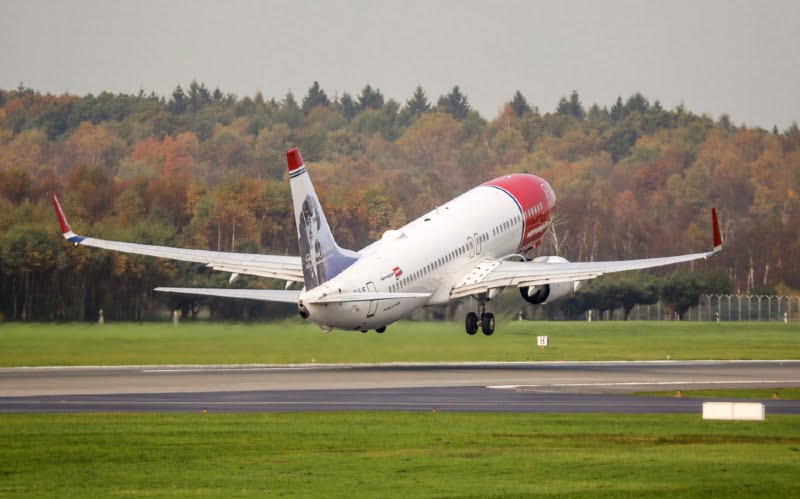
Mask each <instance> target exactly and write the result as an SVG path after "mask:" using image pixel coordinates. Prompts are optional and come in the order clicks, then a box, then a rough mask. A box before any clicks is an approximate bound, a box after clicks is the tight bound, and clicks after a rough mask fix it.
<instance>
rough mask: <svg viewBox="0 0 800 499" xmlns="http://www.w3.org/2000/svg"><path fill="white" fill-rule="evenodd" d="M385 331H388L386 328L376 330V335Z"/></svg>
mask: <svg viewBox="0 0 800 499" xmlns="http://www.w3.org/2000/svg"><path fill="white" fill-rule="evenodd" d="M384 331H386V326H383V327H379V328H378V329H376V330H375V332H376V333H382V332H384Z"/></svg>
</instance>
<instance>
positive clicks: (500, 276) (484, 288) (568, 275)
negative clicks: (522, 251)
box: [450, 208, 722, 298]
mask: <svg viewBox="0 0 800 499" xmlns="http://www.w3.org/2000/svg"><path fill="white" fill-rule="evenodd" d="M711 220H712V229H713V236H714V249H713V250H712V251H709V252H706V253H693V254H689V255H679V256H667V257H661V258H645V259H642V260H622V261H609V262H547V263H545V262H511V261H499V260H492V259H486V260H483V261H482V262H480V263H479V264H478V265H476V266H475V267H474V268H473V269H472V270H470V272H469V273H468V274H467V275H466V276H464V277H463V278H462V279H461V280H460V281H459V282H458V283H457V284H456V285H455V286H454V287H453V289H452V290H451V291H450V298H461V297H463V296H469V295H473V294H480V293H487V292H489V290H492V289H497V288H503V287H506V286H518V287H525V286H538V285H543V284H554V283H559V282H575V281H586V280H589V279H594V278H595V277H598V276H601V275H603V274H608V273H612V272H623V271H625V270H639V269H648V268H652V267H661V266H663V265H672V264H675V263H682V262H690V261H692V260H700V259H705V258H710V257H712V256H714V255H716V254H717V253H719V252H720V251H722V238H721V237H720V232H719V223H718V222H717V211H716V210H715V209H713V208H712V210H711Z"/></svg>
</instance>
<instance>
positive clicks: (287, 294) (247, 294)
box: [155, 288, 300, 303]
mask: <svg viewBox="0 0 800 499" xmlns="http://www.w3.org/2000/svg"><path fill="white" fill-rule="evenodd" d="M155 291H161V292H163V293H182V294H187V295H203V296H220V297H222V298H244V299H247V300H260V301H274V302H280V303H297V300H298V299H299V298H300V290H299V289H288V290H283V289H226V288H156V289H155Z"/></svg>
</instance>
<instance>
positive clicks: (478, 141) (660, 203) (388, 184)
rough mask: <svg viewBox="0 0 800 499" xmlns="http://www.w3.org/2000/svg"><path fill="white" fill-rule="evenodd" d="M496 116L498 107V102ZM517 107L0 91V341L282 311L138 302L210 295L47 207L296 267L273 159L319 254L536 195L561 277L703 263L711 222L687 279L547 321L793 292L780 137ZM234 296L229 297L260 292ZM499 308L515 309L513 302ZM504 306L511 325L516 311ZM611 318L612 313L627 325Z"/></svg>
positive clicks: (795, 282) (692, 119)
mask: <svg viewBox="0 0 800 499" xmlns="http://www.w3.org/2000/svg"><path fill="white" fill-rule="evenodd" d="M498 104H501V103H498ZM538 104H539V103H533V102H529V101H528V99H527V98H526V97H525V96H524V95H523V94H522V93H521V92H519V91H518V92H516V93H515V94H514V95H511V96H509V100H508V101H507V102H506V103H504V104H502V105H498V109H499V111H498V114H497V115H496V116H495V117H493V118H492V119H491V120H487V119H486V118H484V117H482V116H481V115H480V114H479V113H478V112H477V111H476V110H474V109H473V108H471V106H470V104H469V98H468V96H467V94H466V93H465V92H464V91H462V89H461V88H459V86H454V87H453V88H452V90H451V91H450V92H448V93H446V94H444V95H441V96H439V97H438V98H437V97H434V96H429V95H427V93H426V92H425V90H424V89H423V88H422V87H417V88H416V89H413V91H411V92H410V95H409V96H408V99H407V100H405V101H404V102H398V101H395V100H393V99H386V98H384V96H383V94H382V92H381V91H380V89H378V88H375V87H373V86H371V85H369V84H367V85H365V86H364V87H363V88H362V89H361V90H360V91H359V92H358V93H353V94H350V93H342V94H341V95H328V93H327V92H326V91H325V90H324V89H323V88H322V87H321V85H320V84H319V83H317V82H314V84H313V85H311V87H310V88H308V90H307V91H306V92H305V94H304V95H302V96H299V95H298V96H295V95H294V94H293V93H292V92H288V93H286V94H285V95H283V97H279V96H278V97H266V96H264V95H263V94H262V93H261V92H257V93H256V94H255V95H254V96H252V97H251V96H245V97H239V96H236V95H233V94H230V93H224V92H223V91H221V90H220V89H218V88H217V89H214V90H211V89H210V88H207V87H206V86H205V85H204V84H203V83H199V82H197V81H193V82H191V83H190V84H189V85H188V86H186V87H185V88H184V87H183V86H180V85H179V86H178V87H176V88H175V90H174V91H173V92H172V94H171V95H169V96H160V95H157V94H155V93H149V94H148V93H145V92H144V91H140V92H139V93H138V94H135V95H131V94H112V93H107V92H103V93H100V94H99V95H84V96H79V95H68V94H67V95H52V94H49V93H42V92H39V91H36V90H34V89H31V88H27V87H25V86H24V85H23V84H20V85H19V87H18V88H16V89H9V90H0V321H3V320H6V321H32V320H36V321H61V320H96V318H97V314H98V311H99V310H100V309H103V310H104V311H105V312H104V313H105V317H106V318H108V319H115V320H143V319H147V318H151V317H153V316H154V314H156V313H158V312H161V313H163V312H164V311H167V310H171V309H174V308H180V309H181V310H182V311H183V313H184V314H186V315H190V316H192V315H194V314H196V313H197V311H198V310H199V309H200V308H202V307H207V308H208V309H209V310H210V312H211V315H212V317H216V318H227V319H266V318H271V317H276V316H278V317H283V316H286V315H289V314H293V313H294V311H293V309H292V307H287V306H285V305H281V306H278V305H270V304H264V303H244V302H240V301H236V300H216V299H203V300H201V299H193V298H176V297H175V296H171V295H160V294H157V293H154V292H153V291H152V289H153V288H154V287H156V286H159V285H175V286H227V285H228V277H229V276H228V275H225V274H221V273H215V272H212V271H209V270H208V269H206V268H204V267H202V266H200V265H196V264H182V263H176V262H171V261H165V260H159V259H154V258H147V257H139V256H132V255H124V254H115V253H110V252H106V251H102V250H96V249H95V250H93V249H90V248H85V247H74V246H71V245H70V244H69V243H67V242H66V241H64V239H63V238H62V237H61V234H60V230H59V226H58V221H57V219H56V217H55V214H54V212H53V206H52V203H51V201H50V198H49V193H51V192H55V193H57V194H58V195H59V198H60V200H61V203H62V205H63V206H64V209H65V210H66V213H67V215H68V216H69V219H70V223H71V225H72V228H73V230H75V231H76V232H78V233H80V234H85V235H92V236H95V237H101V238H106V239H115V240H123V241H131V242H140V243H146V244H158V245H168V246H182V247H191V248H200V249H211V250H217V251H238V252H253V253H255V252H263V253H273V254H287V255H293V254H297V248H296V245H297V239H296V229H295V227H294V220H293V217H292V208H291V196H290V192H289V183H288V179H287V175H286V165H285V153H286V151H287V150H288V149H290V148H292V147H298V148H300V150H301V151H302V154H303V158H304V159H305V160H306V164H307V165H309V171H310V174H311V176H312V179H313V181H314V184H315V187H316V189H317V191H318V193H319V195H320V198H321V201H322V204H323V207H324V209H325V211H326V215H327V217H328V219H329V222H330V224H331V228H332V230H333V231H334V234H335V236H336V238H337V241H338V243H339V244H340V245H341V246H343V247H347V248H351V249H354V250H357V249H359V248H361V247H363V246H365V245H367V244H368V243H369V242H370V241H372V240H374V239H376V238H379V237H380V236H381V234H382V233H383V232H384V231H386V230H388V229H392V228H396V227H398V226H400V225H402V224H404V223H406V222H408V221H410V220H412V219H413V218H415V217H417V216H419V215H421V214H422V213H424V212H425V211H427V210H429V209H431V208H433V207H434V206H436V205H438V204H441V203H443V202H445V201H447V200H449V199H450V198H452V197H454V196H456V195H458V194H459V193H461V192H463V191H466V190H467V189H469V188H471V187H474V186H476V185H478V184H480V183H482V182H484V181H486V180H489V179H492V178H494V177H497V176H499V175H502V174H505V173H511V172H523V173H533V174H536V175H540V176H542V177H544V178H546V179H548V180H549V181H550V183H551V184H552V185H553V188H554V189H555V191H556V194H557V196H558V212H557V215H556V219H555V222H554V224H553V230H552V232H551V233H550V235H549V238H548V241H547V243H546V244H545V245H543V246H542V247H541V248H540V249H539V250H538V251H539V254H541V255H560V256H563V257H565V258H567V259H569V260H592V261H598V260H607V259H614V260H618V259H629V258H645V257H656V256H665V255H672V254H681V253H689V252H696V251H705V250H707V249H709V248H710V245H711V240H710V237H711V236H710V217H709V210H710V208H711V207H712V206H713V207H716V208H717V210H718V212H719V214H720V222H721V228H722V233H723V240H724V242H725V250H724V251H723V253H722V254H721V255H719V256H717V257H715V258H714V259H712V260H710V261H708V262H701V263H697V264H695V265H694V266H691V267H690V266H685V267H684V268H677V269H676V268H668V269H665V270H659V271H657V272H650V273H643V274H642V273H632V274H622V275H619V276H613V277H608V278H606V277H604V278H601V279H598V280H596V281H592V282H591V283H589V284H588V285H587V286H585V287H584V289H582V290H581V291H580V292H579V293H578V294H576V295H575V296H574V297H572V298H571V299H569V300H565V301H564V302H563V303H562V304H560V305H559V307H560V310H562V311H563V312H565V313H567V314H568V315H574V314H579V313H582V312H583V311H584V310H586V309H588V308H602V307H604V306H624V307H625V308H626V309H628V310H629V308H628V306H629V304H631V303H633V304H635V303H643V304H645V303H653V302H654V301H655V299H657V298H659V297H661V298H662V299H664V300H665V303H667V305H668V306H669V307H671V308H672V309H673V310H674V311H675V312H677V313H679V314H680V313H682V312H683V311H685V309H686V308H688V305H686V304H687V303H689V304H691V300H694V302H695V303H696V300H697V296H699V293H700V292H739V293H753V294H756V293H760V294H770V293H773V294H775V293H777V294H797V292H796V291H795V290H798V289H800V263H799V262H798V258H797V256H798V255H800V231H798V220H799V218H798V217H800V198H798V193H800V129H798V126H797V124H796V123H794V124H793V125H792V126H790V127H789V128H787V129H786V130H778V129H777V128H773V129H772V130H764V129H761V128H758V127H748V126H747V125H746V124H744V123H742V124H736V123H734V122H733V121H732V120H731V118H730V117H729V116H728V115H722V116H721V117H719V118H718V119H713V118H712V117H709V116H705V115H697V114H694V113H692V111H691V110H689V109H686V108H685V107H684V106H682V105H680V106H677V107H676V108H674V109H666V108H664V107H662V105H661V104H660V103H659V101H657V100H655V101H652V102H651V101H650V100H649V99H648V98H647V97H645V96H644V95H642V94H640V93H636V94H634V95H630V96H627V97H623V96H620V97H619V98H617V99H616V101H615V102H613V103H610V104H605V105H603V104H597V103H594V104H592V105H588V104H584V103H583V102H581V99H580V96H579V94H578V92H576V91H572V92H567V93H565V95H564V97H563V98H562V99H561V100H560V101H559V102H557V103H541V105H542V108H541V109H540V108H539V105H538ZM282 284H283V283H280V282H276V281H273V282H270V281H269V280H264V279H256V278H242V279H240V280H238V281H236V282H235V283H233V285H234V286H243V287H259V286H260V287H279V286H282ZM517 298H518V297H517ZM519 301H520V305H519V306H520V307H522V305H523V302H522V301H521V300H519ZM630 306H632V305H630Z"/></svg>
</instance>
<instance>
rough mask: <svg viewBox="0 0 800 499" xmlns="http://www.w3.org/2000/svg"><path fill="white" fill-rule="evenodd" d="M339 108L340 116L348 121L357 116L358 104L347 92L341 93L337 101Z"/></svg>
mask: <svg viewBox="0 0 800 499" xmlns="http://www.w3.org/2000/svg"><path fill="white" fill-rule="evenodd" d="M339 106H340V107H341V108H342V114H343V115H344V117H345V118H347V119H348V120H352V119H353V118H355V116H356V115H357V114H358V104H357V103H356V101H355V100H353V97H352V96H351V95H350V94H348V93H347V92H345V93H343V94H342V97H341V98H340V99H339Z"/></svg>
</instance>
